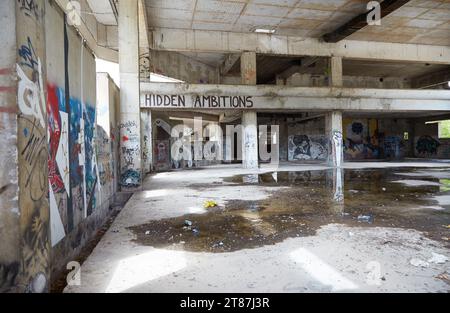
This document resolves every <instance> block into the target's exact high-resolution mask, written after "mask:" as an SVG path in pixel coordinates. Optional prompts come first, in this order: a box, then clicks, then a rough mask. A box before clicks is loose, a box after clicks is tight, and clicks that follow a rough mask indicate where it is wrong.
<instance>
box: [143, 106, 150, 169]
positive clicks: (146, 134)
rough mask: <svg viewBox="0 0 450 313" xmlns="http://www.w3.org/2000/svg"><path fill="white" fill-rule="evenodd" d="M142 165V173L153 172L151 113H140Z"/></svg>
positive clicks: (147, 111) (148, 111) (145, 111)
mask: <svg viewBox="0 0 450 313" xmlns="http://www.w3.org/2000/svg"><path fill="white" fill-rule="evenodd" d="M141 139H142V143H141V144H142V164H143V171H144V173H149V172H151V171H152V170H153V136H152V111H150V110H142V111H141Z"/></svg>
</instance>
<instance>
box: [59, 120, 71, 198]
mask: <svg viewBox="0 0 450 313" xmlns="http://www.w3.org/2000/svg"><path fill="white" fill-rule="evenodd" d="M60 116H61V136H60V140H59V146H58V151H57V153H56V164H57V165H58V169H59V173H60V175H61V177H62V180H63V183H64V188H65V189H66V191H67V192H69V188H70V175H69V149H68V148H69V131H68V123H69V122H68V121H69V115H68V114H67V113H66V112H60Z"/></svg>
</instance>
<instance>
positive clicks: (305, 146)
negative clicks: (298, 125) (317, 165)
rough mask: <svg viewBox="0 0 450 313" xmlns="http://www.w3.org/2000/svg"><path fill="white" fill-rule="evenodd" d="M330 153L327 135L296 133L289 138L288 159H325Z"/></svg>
mask: <svg viewBox="0 0 450 313" xmlns="http://www.w3.org/2000/svg"><path fill="white" fill-rule="evenodd" d="M327 155H328V150H327V139H326V138H325V136H307V135H294V136H289V138H288V159H289V161H294V160H325V159H326V158H327Z"/></svg>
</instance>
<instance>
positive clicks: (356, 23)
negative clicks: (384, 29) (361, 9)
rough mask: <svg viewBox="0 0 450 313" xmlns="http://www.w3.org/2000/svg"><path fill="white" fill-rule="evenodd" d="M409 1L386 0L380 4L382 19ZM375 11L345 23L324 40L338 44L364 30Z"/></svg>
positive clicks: (324, 37)
mask: <svg viewBox="0 0 450 313" xmlns="http://www.w3.org/2000/svg"><path fill="white" fill-rule="evenodd" d="M409 1H410V0H384V1H383V2H381V4H380V13H381V16H380V17H381V18H383V17H385V16H387V15H388V14H391V13H392V12H394V11H395V10H397V9H398V8H400V7H401V6H403V5H405V4H406V3H408V2H409ZM373 10H375V8H373V9H372V10H371V11H369V12H367V13H362V14H360V15H358V16H357V17H355V18H354V19H352V20H350V21H349V22H347V23H345V24H344V25H342V26H341V27H339V28H338V29H336V30H335V31H332V32H330V33H328V34H325V35H324V36H323V39H324V40H325V41H326V42H338V41H341V40H343V39H345V38H347V37H348V36H350V35H351V34H353V33H355V32H357V31H358V30H360V29H363V28H364V27H366V26H367V16H368V14H369V13H370V12H372V11H373Z"/></svg>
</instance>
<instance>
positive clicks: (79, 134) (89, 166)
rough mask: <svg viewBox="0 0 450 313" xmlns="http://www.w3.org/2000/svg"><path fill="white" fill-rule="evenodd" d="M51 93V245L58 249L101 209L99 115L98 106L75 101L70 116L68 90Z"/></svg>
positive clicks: (50, 89)
mask: <svg viewBox="0 0 450 313" xmlns="http://www.w3.org/2000/svg"><path fill="white" fill-rule="evenodd" d="M47 90H48V91H47V93H48V95H47V121H48V134H49V142H48V147H49V154H48V181H49V197H50V216H51V219H50V220H51V242H52V246H55V245H56V244H57V243H58V242H60V241H61V240H62V239H63V238H64V237H65V236H66V234H67V233H70V232H71V231H72V230H73V229H74V228H75V227H76V225H78V224H79V223H80V222H81V221H82V220H83V219H84V218H86V217H87V216H90V215H91V214H92V213H93V212H94V210H95V208H96V206H97V190H98V186H97V183H98V176H99V175H98V168H97V153H96V144H95V141H96V124H95V121H96V120H95V118H96V111H95V106H93V105H90V104H89V103H84V102H83V103H82V102H81V101H80V100H78V99H75V98H72V99H69V101H70V113H68V112H67V110H66V99H65V91H64V89H62V88H59V87H57V86H55V85H52V84H48V85H47ZM69 146H70V147H71V149H69Z"/></svg>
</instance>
